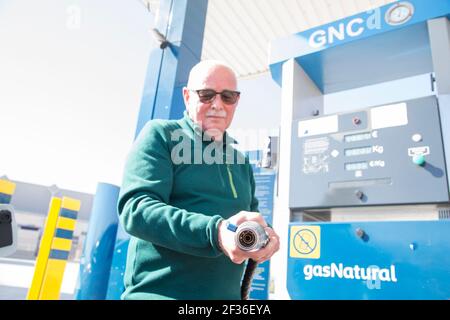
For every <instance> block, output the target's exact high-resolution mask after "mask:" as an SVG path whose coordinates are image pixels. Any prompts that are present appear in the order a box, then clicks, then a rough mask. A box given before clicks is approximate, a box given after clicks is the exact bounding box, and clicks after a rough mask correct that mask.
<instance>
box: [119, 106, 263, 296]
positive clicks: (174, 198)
mask: <svg viewBox="0 0 450 320" xmlns="http://www.w3.org/2000/svg"><path fill="white" fill-rule="evenodd" d="M180 129H181V130H180ZM233 143H235V141H234V140H233V139H231V138H230V137H229V136H228V135H227V134H226V133H225V143H221V144H219V143H215V142H211V141H202V132H201V130H200V129H199V128H198V126H197V125H195V124H194V123H193V122H192V120H191V119H190V118H189V117H188V115H187V114H186V112H185V114H184V117H183V118H182V119H180V120H151V121H149V122H148V123H147V124H146V126H145V127H144V128H143V129H142V131H141V133H140V135H139V136H138V138H137V139H136V141H135V143H134V145H133V147H132V150H131V152H130V154H129V155H128V159H127V162H126V165H125V172H124V179H123V184H122V188H121V191H120V196H119V202H118V211H119V215H120V221H121V223H122V225H123V227H124V228H125V230H126V231H127V232H128V233H129V234H130V235H131V239H130V244H129V248H128V257H127V265H126V271H125V277H124V283H125V292H124V293H123V295H122V298H123V299H188V300H189V299H199V300H200V299H240V280H241V277H242V274H243V271H244V263H243V264H240V265H239V264H235V263H233V262H231V260H230V259H229V258H228V257H227V256H225V255H224V254H223V253H222V252H221V250H220V248H219V246H218V240H217V228H218V224H219V222H220V221H221V220H223V219H227V218H229V217H231V216H233V215H234V214H236V213H238V212H239V211H241V210H247V211H257V210H258V201H257V200H256V198H255V182H254V178H253V172H252V169H251V166H250V164H249V162H248V159H247V158H245V157H244V156H243V154H242V153H240V152H239V151H237V150H236V149H235V148H233V146H232V144H233ZM183 147H184V149H183ZM226 150H228V151H227V152H225V151H226ZM230 151H231V152H230ZM202 154H203V157H202ZM232 158H234V162H233V163H232V164H230V163H229V162H230V160H231V159H232ZM211 159H213V160H214V159H215V160H216V163H214V162H211ZM173 160H174V161H173ZM227 160H228V161H227Z"/></svg>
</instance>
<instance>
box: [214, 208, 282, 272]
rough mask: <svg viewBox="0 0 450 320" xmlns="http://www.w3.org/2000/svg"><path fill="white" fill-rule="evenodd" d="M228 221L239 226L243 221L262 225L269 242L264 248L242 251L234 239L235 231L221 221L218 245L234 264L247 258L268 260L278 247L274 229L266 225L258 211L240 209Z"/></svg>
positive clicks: (277, 238) (278, 243)
mask: <svg viewBox="0 0 450 320" xmlns="http://www.w3.org/2000/svg"><path fill="white" fill-rule="evenodd" d="M228 221H229V222H230V223H232V224H234V225H236V226H239V225H240V224H241V223H243V222H245V221H254V222H257V223H259V224H260V225H261V226H263V227H264V229H265V231H266V233H267V234H268V236H269V242H268V243H267V245H266V246H265V247H264V248H261V249H259V250H257V251H244V250H241V249H239V247H238V246H237V245H236V242H235V240H234V236H235V233H234V232H232V231H230V230H228V229H227V221H226V220H224V221H221V222H220V224H219V231H218V232H219V233H218V239H219V245H220V248H221V249H222V252H223V253H224V254H225V255H227V256H228V257H229V258H230V260H231V261H233V262H234V263H236V264H241V263H242V262H244V261H245V260H247V259H252V260H255V261H256V262H258V263H261V262H264V261H266V260H269V259H270V258H271V257H272V255H273V254H274V253H275V252H277V251H278V250H279V248H280V241H279V237H278V235H277V234H276V233H275V231H274V230H273V229H272V228H270V227H268V226H267V223H266V221H265V220H264V218H263V216H262V215H261V213H259V212H250V211H241V212H239V213H237V214H235V215H234V216H232V217H230V218H229V219H228Z"/></svg>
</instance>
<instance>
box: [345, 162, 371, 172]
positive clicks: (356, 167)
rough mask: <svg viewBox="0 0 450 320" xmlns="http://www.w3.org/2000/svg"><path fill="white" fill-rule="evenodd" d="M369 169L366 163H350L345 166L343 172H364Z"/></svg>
mask: <svg viewBox="0 0 450 320" xmlns="http://www.w3.org/2000/svg"><path fill="white" fill-rule="evenodd" d="M368 168H369V164H368V163H367V161H360V162H351V163H346V164H345V170H347V171H355V170H366V169H368Z"/></svg>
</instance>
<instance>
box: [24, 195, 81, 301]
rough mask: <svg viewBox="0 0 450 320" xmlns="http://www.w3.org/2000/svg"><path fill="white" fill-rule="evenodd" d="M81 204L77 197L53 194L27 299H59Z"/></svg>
mask: <svg viewBox="0 0 450 320" xmlns="http://www.w3.org/2000/svg"><path fill="white" fill-rule="evenodd" d="M80 206H81V203H80V201H79V200H75V199H72V198H68V197H63V198H62V200H61V199H60V198H56V197H53V198H52V200H51V202H50V209H49V213H48V217H47V222H46V225H45V229H44V234H43V237H42V240H41V246H40V249H39V254H38V257H37V260H36V267H35V271H34V276H33V281H32V283H31V287H30V290H29V291H28V296H27V299H28V300H57V299H59V295H60V291H61V284H62V281H63V277H64V270H65V268H66V264H67V259H68V258H69V253H70V249H71V247H72V237H73V231H74V230H75V223H76V218H77V214H78V211H79V210H80Z"/></svg>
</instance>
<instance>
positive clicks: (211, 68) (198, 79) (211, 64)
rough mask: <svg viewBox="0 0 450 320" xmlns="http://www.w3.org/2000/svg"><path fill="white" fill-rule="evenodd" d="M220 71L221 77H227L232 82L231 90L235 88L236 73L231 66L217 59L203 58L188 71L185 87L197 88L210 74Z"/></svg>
mask: <svg viewBox="0 0 450 320" xmlns="http://www.w3.org/2000/svg"><path fill="white" fill-rule="evenodd" d="M216 73H220V74H221V76H222V77H227V78H229V80H231V82H233V83H234V86H233V88H231V89H232V90H236V87H237V80H236V73H235V72H234V71H233V69H232V68H231V67H229V66H228V65H226V64H225V63H224V62H222V61H219V60H203V61H200V62H199V63H197V64H196V65H195V66H194V67H193V68H192V69H191V71H190V72H189V79H188V83H187V87H188V88H189V89H198V88H199V86H201V85H202V84H203V83H204V82H205V81H206V80H207V79H208V77H209V76H210V75H211V74H216Z"/></svg>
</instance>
